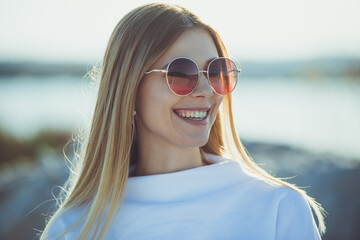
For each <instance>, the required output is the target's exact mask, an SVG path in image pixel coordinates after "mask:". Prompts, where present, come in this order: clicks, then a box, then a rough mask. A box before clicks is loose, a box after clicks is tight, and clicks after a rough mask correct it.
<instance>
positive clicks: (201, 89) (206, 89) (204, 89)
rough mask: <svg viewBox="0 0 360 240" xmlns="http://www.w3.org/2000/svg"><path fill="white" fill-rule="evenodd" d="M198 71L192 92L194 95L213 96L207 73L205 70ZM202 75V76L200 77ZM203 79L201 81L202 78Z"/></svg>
mask: <svg viewBox="0 0 360 240" xmlns="http://www.w3.org/2000/svg"><path fill="white" fill-rule="evenodd" d="M198 71H199V76H198V81H197V84H196V87H195V88H194V92H195V93H196V94H200V95H209V94H210V95H212V94H213V88H212V86H211V84H210V81H209V79H208V76H207V75H208V71H205V70H198ZM202 75H204V76H202ZM204 77H205V79H202V78H204Z"/></svg>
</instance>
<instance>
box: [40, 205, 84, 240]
mask: <svg viewBox="0 0 360 240" xmlns="http://www.w3.org/2000/svg"><path fill="white" fill-rule="evenodd" d="M83 213H84V211H83V210H82V209H81V208H78V209H67V210H61V211H59V212H57V213H56V214H55V215H54V216H53V217H52V218H51V219H50V221H49V222H48V225H47V226H46V229H45V231H44V233H45V239H46V240H55V239H64V240H67V239H73V237H74V236H73V234H74V233H75V232H76V231H77V230H78V229H79V227H75V228H74V229H71V231H69V232H66V231H67V230H68V229H69V230H70V228H69V227H70V226H71V225H72V224H74V223H75V222H76V221H77V220H79V218H81V216H82V215H83Z"/></svg>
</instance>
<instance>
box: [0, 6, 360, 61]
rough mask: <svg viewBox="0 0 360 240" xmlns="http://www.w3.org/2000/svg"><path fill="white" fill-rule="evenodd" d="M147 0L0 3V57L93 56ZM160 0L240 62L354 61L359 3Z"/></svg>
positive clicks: (358, 50) (359, 41) (359, 48)
mask: <svg viewBox="0 0 360 240" xmlns="http://www.w3.org/2000/svg"><path fill="white" fill-rule="evenodd" d="M148 2H153V1H140V0H133V1H129V0H127V1H120V0H102V1H99V0H97V1H93V0H61V1H59V0H57V1H50V0H32V1H28V0H0V34H1V37H0V61H40V62H85V63H89V62H96V61H99V60H101V59H102V57H103V54H104V51H105V47H106V44H107V41H108V39H109V36H110V34H111V32H112V30H113V28H114V27H115V25H116V23H117V22H118V21H119V20H120V19H121V17H122V16H124V15H125V14H126V13H127V12H129V11H130V10H132V9H133V8H135V7H137V6H139V5H142V4H144V3H148ZM162 2H166V3H171V4H179V5H182V6H184V7H187V8H189V9H190V10H192V11H193V12H194V13H195V14H197V15H199V16H200V18H201V19H202V20H203V21H205V22H206V23H209V24H210V25H212V26H213V27H214V28H215V29H216V30H217V31H218V32H219V33H220V36H221V37H222V39H223V41H224V42H225V45H226V46H227V48H228V51H229V53H230V55H232V56H235V57H237V58H238V59H240V60H255V61H256V60H266V61H272V60H274V61H278V60H290V59H291V60H296V59H310V58H319V57H357V58H360V27H359V24H360V14H359V11H360V1H358V0H301V1H300V0H272V1H269V0H247V1H242V0H222V1H210V0H208V1H200V0H199V1H195V0H185V1H166V0H165V1H162ZM219 3H221V4H219Z"/></svg>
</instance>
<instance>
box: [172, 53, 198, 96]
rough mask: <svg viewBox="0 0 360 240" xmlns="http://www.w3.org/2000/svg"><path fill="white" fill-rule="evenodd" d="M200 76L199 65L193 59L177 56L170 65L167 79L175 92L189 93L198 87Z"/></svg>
mask: <svg viewBox="0 0 360 240" xmlns="http://www.w3.org/2000/svg"><path fill="white" fill-rule="evenodd" d="M198 76H199V72H198V67H197V66H196V64H195V63H194V62H193V61H191V60H190V59H187V58H177V59H175V60H173V61H172V62H171V63H170V65H169V67H168V72H167V81H168V84H169V87H170V88H171V90H172V91H173V92H174V93H176V94H178V95H187V94H189V93H190V92H191V91H192V90H194V88H195V87H196V84H197V80H198Z"/></svg>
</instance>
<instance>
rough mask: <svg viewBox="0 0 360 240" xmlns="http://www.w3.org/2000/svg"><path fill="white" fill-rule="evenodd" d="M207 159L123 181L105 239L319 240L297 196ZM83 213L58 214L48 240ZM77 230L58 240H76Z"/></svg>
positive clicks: (226, 163)
mask: <svg viewBox="0 0 360 240" xmlns="http://www.w3.org/2000/svg"><path fill="white" fill-rule="evenodd" d="M207 156H208V158H209V160H210V161H211V162H213V164H211V165H207V166H202V167H197V168H193V169H189V170H184V171H179V172H174V173H165V174H157V175H148V176H138V177H129V179H128V183H127V186H126V191H125V196H124V200H123V204H122V206H121V208H120V211H119V213H118V215H117V216H116V218H115V220H114V222H113V223H112V224H111V226H110V228H109V231H108V232H107V234H106V236H105V239H111V240H115V239H116V240H120V239H128V240H129V239H141V240H147V239H149V240H150V239H151V240H154V239H156V240H159V239H167V240H168V239H172V240H176V239H181V240H184V239H186V240H188V239H196V240H198V239H204V240H205V239H206V240H215V239H216V240H226V239H246V240H257V239H258V240H267V239H277V240H280V239H281V240H285V239H286V240H289V239H291V240H313V239H320V236H319V233H318V230H317V227H316V225H315V221H314V219H313V216H312V213H311V210H310V208H309V206H308V204H307V202H306V201H305V200H304V199H303V197H302V196H300V195H299V194H298V193H297V192H295V191H294V190H292V189H289V188H287V187H283V186H273V185H270V184H269V183H267V182H265V181H263V180H260V179H258V178H255V177H253V176H250V175H248V174H246V173H245V172H244V171H243V169H242V167H241V164H240V163H239V162H237V161H232V160H227V159H224V158H222V157H219V156H215V155H211V154H208V155H207ZM83 211H84V207H82V208H78V209H72V210H70V211H67V212H66V213H64V214H63V215H62V216H61V217H59V218H58V219H57V220H56V221H54V222H53V224H52V225H51V226H50V231H49V237H48V239H56V235H57V234H58V233H60V232H61V231H62V230H64V228H66V227H67V226H69V225H70V224H71V223H73V222H75V221H76V220H77V219H78V217H79V216H80V215H81V214H82V213H83ZM79 229H80V228H79V227H77V228H75V229H73V230H72V231H70V232H69V233H68V234H67V235H66V236H65V238H63V239H76V236H77V234H78V233H79ZM50 235H53V237H50Z"/></svg>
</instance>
